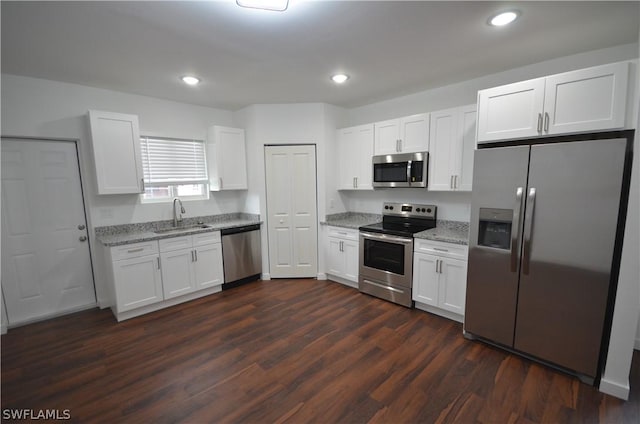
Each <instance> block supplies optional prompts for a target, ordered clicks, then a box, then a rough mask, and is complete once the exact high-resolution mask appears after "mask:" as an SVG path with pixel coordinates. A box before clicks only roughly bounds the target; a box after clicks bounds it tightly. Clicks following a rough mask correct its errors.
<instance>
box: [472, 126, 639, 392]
mask: <svg viewBox="0 0 640 424" xmlns="http://www.w3.org/2000/svg"><path fill="white" fill-rule="evenodd" d="M613 135H614V134H611V135H610V136H611V137H613ZM615 136H617V137H615V138H608V139H589V138H588V137H584V138H582V140H580V141H577V140H572V141H562V140H566V138H564V139H560V141H558V140H554V142H552V143H545V144H536V143H539V142H540V141H534V142H532V143H531V144H527V143H526V142H523V143H521V145H518V146H514V147H493V148H492V147H488V148H482V149H479V150H477V151H476V152H475V158H474V175H473V193H472V206H471V223H470V241H469V265H468V277H467V298H466V310H465V322H464V331H465V336H466V337H467V338H471V339H473V338H481V339H484V340H485V341H489V342H491V343H493V344H498V345H500V346H502V347H505V348H507V349H509V350H512V351H515V352H516V353H521V354H524V355H525V356H528V357H531V358H532V359H536V360H539V361H542V362H545V363H547V364H550V365H552V366H556V367H559V368H560V369H562V370H564V371H567V372H570V373H573V374H575V375H578V376H579V377H580V378H581V379H582V380H583V381H586V382H589V383H593V382H594V380H595V379H596V378H598V375H599V371H600V368H601V365H600V362H599V361H600V359H601V351H604V349H603V346H604V345H606V343H608V332H609V329H610V315H611V311H612V306H611V305H612V302H613V298H614V296H615V285H616V281H617V273H618V270H619V259H620V258H619V256H620V254H619V252H620V249H621V238H622V234H623V229H624V219H625V217H624V215H625V214H626V201H627V198H628V178H629V174H630V157H631V156H630V155H628V156H627V155H626V154H627V153H628V151H630V148H631V138H632V132H619V133H615ZM591 137H592V138H596V137H598V136H595V135H592V136H591ZM600 137H602V136H600ZM574 138H575V137H574ZM625 181H626V183H625ZM603 341H604V342H605V343H604V344H603Z"/></svg>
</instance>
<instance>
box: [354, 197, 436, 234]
mask: <svg viewBox="0 0 640 424" xmlns="http://www.w3.org/2000/svg"><path fill="white" fill-rule="evenodd" d="M436 214H437V207H436V206H433V205H417V204H408V203H385V204H384V209H383V211H382V222H376V223H375V224H370V225H364V226H362V227H360V228H359V229H360V231H368V232H371V233H380V234H390V235H394V236H400V237H413V235H414V234H415V233H419V232H420V231H424V230H429V229H431V228H435V227H436Z"/></svg>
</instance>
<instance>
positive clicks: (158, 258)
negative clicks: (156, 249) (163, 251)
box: [156, 256, 160, 269]
mask: <svg viewBox="0 0 640 424" xmlns="http://www.w3.org/2000/svg"><path fill="white" fill-rule="evenodd" d="M156 259H157V260H158V269H160V256H158V257H157V258H156Z"/></svg>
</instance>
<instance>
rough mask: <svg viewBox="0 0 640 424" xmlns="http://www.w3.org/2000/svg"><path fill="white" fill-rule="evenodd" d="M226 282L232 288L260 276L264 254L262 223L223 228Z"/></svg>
mask: <svg viewBox="0 0 640 424" xmlns="http://www.w3.org/2000/svg"><path fill="white" fill-rule="evenodd" d="M220 234H221V235H222V260H223V261H224V284H223V285H222V289H223V290H225V289H230V288H233V287H236V286H239V285H241V284H244V283H247V282H249V281H254V280H257V279H259V278H260V273H261V272H262V254H261V246H260V224H253V225H247V226H244V227H236V228H228V229H226V230H221V231H220Z"/></svg>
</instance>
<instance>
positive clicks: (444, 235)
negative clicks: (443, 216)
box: [413, 220, 469, 245]
mask: <svg viewBox="0 0 640 424" xmlns="http://www.w3.org/2000/svg"><path fill="white" fill-rule="evenodd" d="M413 237H414V238H418V239H426V240H434V241H442V242H446V243H453V244H462V245H468V244H469V223H468V222H461V221H441V220H438V221H437V222H436V228H432V229H430V230H425V231H421V232H419V233H416V234H414V235H413Z"/></svg>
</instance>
